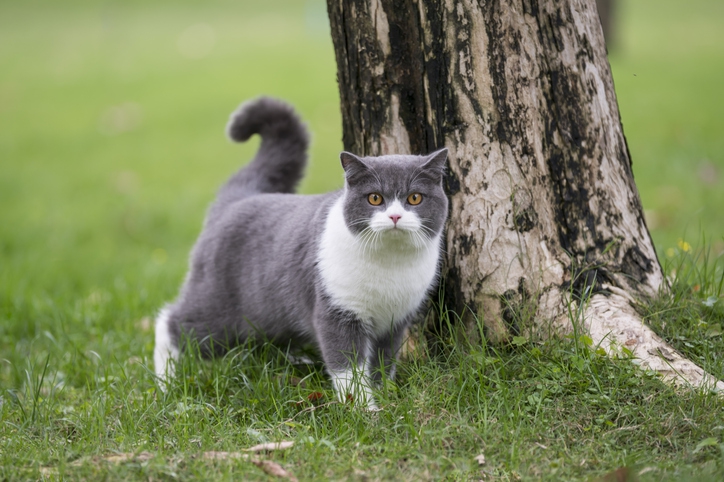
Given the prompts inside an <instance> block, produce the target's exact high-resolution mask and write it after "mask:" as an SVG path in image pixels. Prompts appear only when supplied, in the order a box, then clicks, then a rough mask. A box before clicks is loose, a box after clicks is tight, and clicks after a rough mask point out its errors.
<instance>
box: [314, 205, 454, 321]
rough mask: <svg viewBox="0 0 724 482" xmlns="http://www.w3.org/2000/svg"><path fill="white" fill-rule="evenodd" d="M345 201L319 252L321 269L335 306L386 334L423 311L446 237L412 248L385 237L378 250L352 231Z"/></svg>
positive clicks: (329, 222) (326, 229) (332, 214)
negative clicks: (348, 223)
mask: <svg viewBox="0 0 724 482" xmlns="http://www.w3.org/2000/svg"><path fill="white" fill-rule="evenodd" d="M343 202H344V200H343V198H340V199H339V200H338V201H337V202H336V203H335V204H334V206H332V208H331V209H330V212H329V215H328V216H327V220H326V223H325V227H324V232H323V234H322V238H321V242H320V247H319V255H318V261H319V264H318V266H319V269H320V273H321V276H322V281H323V285H324V288H325V290H326V292H327V294H328V295H329V296H330V297H331V298H332V301H333V303H334V304H336V305H337V306H339V307H340V308H343V309H345V310H349V311H351V312H353V313H355V314H356V315H357V316H358V317H359V318H360V320H362V321H363V322H364V323H366V324H368V326H369V327H370V329H371V330H372V331H374V332H375V333H377V334H381V333H382V332H384V331H387V330H389V329H390V328H391V326H392V325H393V324H394V323H397V322H400V321H403V320H404V319H406V318H407V317H408V316H409V315H411V314H412V313H413V312H414V311H415V310H417V309H419V307H420V305H421V304H422V302H423V301H424V299H425V296H426V294H427V293H428V289H429V288H430V286H431V285H432V284H433V282H434V281H435V278H436V276H437V271H438V261H439V256H440V249H439V245H440V236H435V237H434V238H432V239H430V240H429V241H427V242H426V243H424V245H422V246H418V247H416V248H415V247H412V246H411V245H410V244H408V243H400V242H399V241H397V240H395V239H390V237H387V238H386V237H385V236H381V238H380V240H379V241H378V243H377V246H376V248H374V249H372V248H371V247H370V246H369V244H367V245H365V244H364V243H361V242H360V241H359V240H358V239H357V238H356V237H355V236H354V235H353V234H352V233H351V232H350V231H349V229H348V228H347V226H346V224H345V221H344V215H343Z"/></svg>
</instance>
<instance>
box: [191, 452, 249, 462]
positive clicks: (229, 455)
mask: <svg viewBox="0 0 724 482" xmlns="http://www.w3.org/2000/svg"><path fill="white" fill-rule="evenodd" d="M201 458H202V459H206V460H228V459H247V458H249V454H242V453H241V452H215V451H211V452H204V453H203V454H201Z"/></svg>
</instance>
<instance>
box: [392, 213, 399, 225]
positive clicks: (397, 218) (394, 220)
mask: <svg viewBox="0 0 724 482" xmlns="http://www.w3.org/2000/svg"><path fill="white" fill-rule="evenodd" d="M401 217H402V216H400V215H399V214H390V219H392V222H393V223H395V226H397V221H399V220H400V218H401Z"/></svg>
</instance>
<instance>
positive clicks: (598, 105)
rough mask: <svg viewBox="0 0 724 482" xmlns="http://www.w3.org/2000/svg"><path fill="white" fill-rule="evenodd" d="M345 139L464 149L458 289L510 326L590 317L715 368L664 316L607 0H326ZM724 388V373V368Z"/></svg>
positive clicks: (453, 168) (450, 276)
mask: <svg viewBox="0 0 724 482" xmlns="http://www.w3.org/2000/svg"><path fill="white" fill-rule="evenodd" d="M327 6H328V11H329V17H330V22H331V27H332V37H333V41H334V47H335V53H336V59H337V67H338V82H339V88H340V94H341V103H342V118H343V132H344V138H343V141H344V146H345V149H348V150H350V151H353V152H356V153H359V154H364V155H378V154H383V153H393V152H399V153H427V152H431V151H432V150H434V149H437V148H439V147H442V146H446V147H448V149H450V156H449V159H450V161H449V164H450V168H449V172H448V175H447V179H446V183H447V189H448V193H449V195H450V200H451V213H450V220H449V222H448V227H447V238H446V242H447V248H446V252H447V255H446V260H445V267H444V269H443V280H444V293H445V298H446V299H445V301H446V303H447V305H448V307H450V308H452V309H454V310H455V311H456V312H457V313H458V314H460V315H461V317H462V320H463V322H464V323H465V324H466V325H467V326H470V327H472V326H473V325H474V324H475V323H476V321H475V320H476V319H478V320H480V319H482V320H483V321H484V325H485V332H486V336H487V337H488V338H490V339H492V340H494V341H504V340H506V339H508V338H509V337H510V336H511V334H515V333H519V332H520V331H522V330H525V331H529V330H531V329H536V328H538V329H539V328H540V327H542V326H546V325H547V326H554V327H556V328H563V329H566V328H567V327H568V328H570V326H571V318H570V317H569V313H568V307H570V306H571V305H573V306H581V312H582V319H581V320H580V321H581V325H582V326H581V328H584V329H586V330H588V332H589V333H590V336H591V338H592V339H593V341H594V343H595V344H600V345H601V346H602V347H603V348H605V349H607V350H612V349H613V350H617V349H620V348H621V347H626V348H627V349H629V350H631V351H633V352H634V353H635V354H636V356H637V357H639V358H640V359H641V362H642V363H641V364H642V365H643V366H644V367H649V368H651V369H655V370H657V371H659V372H661V373H663V374H664V375H665V376H666V377H668V378H670V379H673V380H685V381H686V382H689V383H692V384H695V385H702V384H714V383H717V381H716V380H714V379H712V378H711V377H709V376H708V375H707V374H706V373H705V372H703V371H702V370H701V369H700V368H699V367H697V366H696V365H695V364H693V363H692V362H690V361H688V360H686V359H685V358H683V357H682V356H681V355H680V354H678V353H677V352H676V351H675V350H673V349H672V348H671V347H669V346H668V345H667V344H666V343H665V342H663V341H662V340H661V339H660V338H659V337H658V336H656V335H655V334H654V333H653V332H652V331H651V330H650V329H649V328H647V327H646V326H645V325H644V323H643V321H642V319H641V317H640V315H639V314H638V313H637V311H636V305H637V302H638V300H643V299H647V298H650V297H652V296H655V295H656V294H657V292H658V290H659V289H660V287H661V286H662V283H664V278H663V274H662V269H661V266H660V265H659V262H658V260H657V257H656V252H655V251H654V247H653V243H652V241H651V237H650V235H649V232H648V229H647V227H646V223H645V220H644V218H643V212H642V207H641V201H640V199H639V195H638V191H637V189H636V185H635V184H634V180H633V173H632V170H631V160H630V157H629V153H628V148H627V145H626V139H625V138H624V135H623V130H622V126H621V119H620V115H619V111H618V105H617V101H616V95H615V93H614V88H613V80H612V77H611V71H610V67H609V64H608V60H607V58H606V49H605V44H604V39H603V33H602V30H601V24H600V22H599V19H598V15H597V13H596V1H595V0H565V1H564V0H558V1H556V0H478V1H475V0H445V1H441V0H327ZM718 386H719V388H724V384H722V383H721V382H718Z"/></svg>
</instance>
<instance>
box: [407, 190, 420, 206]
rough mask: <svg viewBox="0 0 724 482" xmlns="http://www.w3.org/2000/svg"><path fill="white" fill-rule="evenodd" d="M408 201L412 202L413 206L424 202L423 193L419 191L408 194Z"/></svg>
mask: <svg viewBox="0 0 724 482" xmlns="http://www.w3.org/2000/svg"><path fill="white" fill-rule="evenodd" d="M407 202H408V203H410V204H412V205H413V206H417V205H418V204H420V203H421V202H422V194H420V193H419V192H413V193H412V194H410V195H409V196H407Z"/></svg>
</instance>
